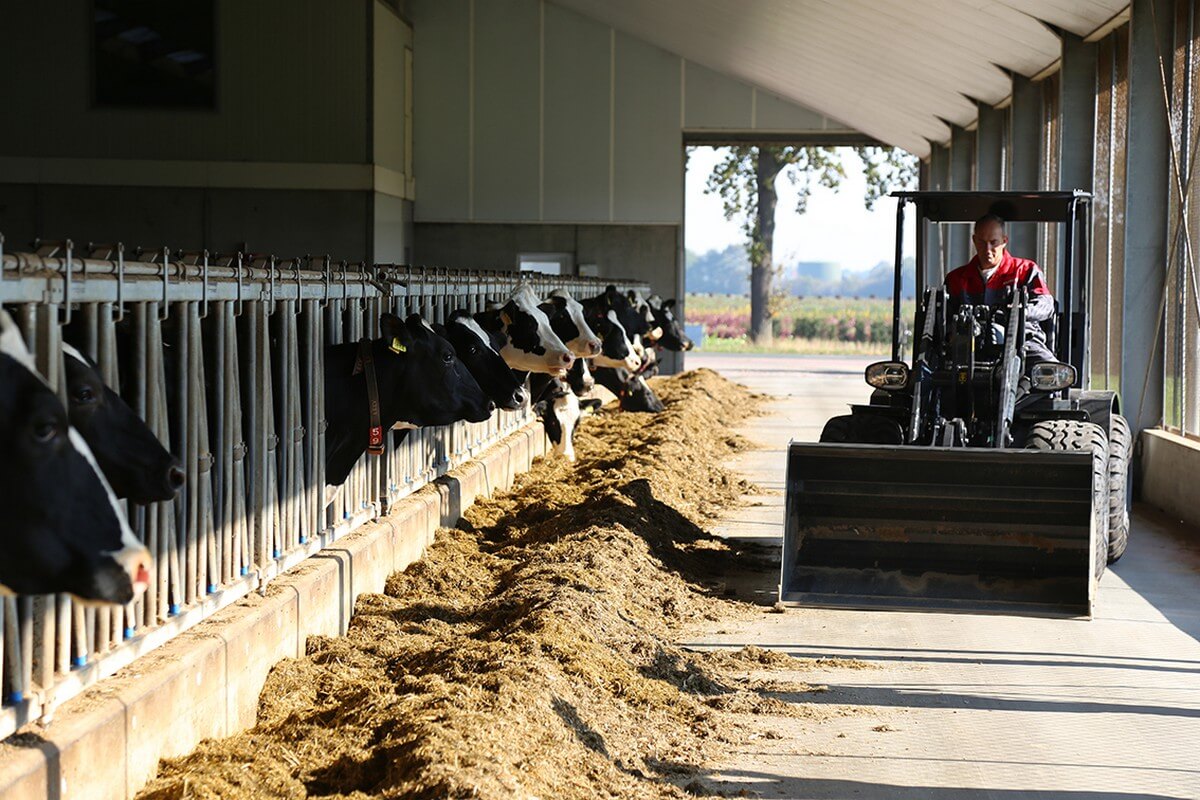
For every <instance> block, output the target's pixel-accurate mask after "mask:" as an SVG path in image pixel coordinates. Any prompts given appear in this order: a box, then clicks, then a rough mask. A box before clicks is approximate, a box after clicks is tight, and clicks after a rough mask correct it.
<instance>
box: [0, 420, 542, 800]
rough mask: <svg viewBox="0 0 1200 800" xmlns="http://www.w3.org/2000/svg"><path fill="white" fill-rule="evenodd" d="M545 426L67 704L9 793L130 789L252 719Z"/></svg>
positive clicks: (0, 763)
mask: <svg viewBox="0 0 1200 800" xmlns="http://www.w3.org/2000/svg"><path fill="white" fill-rule="evenodd" d="M545 441H546V437H545V435H544V434H543V433H542V428H541V425H540V424H534V425H531V426H530V427H528V428H526V429H524V430H522V431H519V432H517V433H515V434H513V435H512V436H510V437H508V438H507V439H505V440H503V441H502V442H500V443H498V444H496V445H494V446H493V447H492V448H490V449H489V450H488V451H487V452H486V453H484V454H483V456H482V457H481V458H480V460H479V461H473V462H469V463H468V464H466V465H464V466H463V467H462V468H460V469H458V470H455V471H454V472H452V473H450V474H449V475H447V476H445V477H444V478H440V479H439V480H438V481H437V482H435V483H434V484H433V485H430V486H427V487H425V488H423V489H421V490H420V491H418V492H417V493H416V494H414V495H413V496H411V497H409V498H406V499H405V500H403V501H401V502H400V503H399V504H398V505H397V507H396V508H395V509H394V510H393V511H392V513H390V514H389V515H388V516H387V517H385V518H383V519H382V520H380V522H379V523H378V524H375V525H371V526H368V527H367V528H366V529H363V530H360V531H357V532H355V533H352V534H350V535H348V536H346V537H344V538H342V539H339V540H338V541H337V543H336V545H335V546H333V547H330V548H327V549H326V550H323V551H321V553H319V554H318V555H317V556H314V557H313V558H310V559H309V560H307V561H305V562H304V563H303V564H302V565H301V566H300V567H298V568H296V569H295V570H293V571H292V572H290V573H287V574H285V575H284V576H282V577H280V578H278V579H276V580H275V581H273V582H272V583H271V584H270V585H269V586H268V587H267V590H266V593H265V597H264V596H259V595H258V594H252V595H250V596H249V597H247V598H245V599H244V600H242V601H240V602H238V603H236V604H235V605H232V606H230V607H229V608H226V609H224V610H223V611H221V612H219V613H218V614H217V615H215V616H214V617H212V618H211V619H209V620H206V621H205V622H203V623H201V624H199V625H197V626H196V627H195V628H193V629H191V630H189V631H188V632H187V633H184V634H183V635H181V636H179V637H177V638H175V639H173V640H171V641H170V642H169V643H167V644H165V645H163V646H162V647H161V648H159V649H158V650H156V651H154V652H153V653H151V654H150V655H148V656H146V657H144V658H143V659H140V660H138V661H137V662H136V664H135V665H134V667H132V668H131V669H129V670H125V671H123V672H119V673H117V675H115V676H114V677H113V678H111V679H110V680H108V681H106V682H105V683H104V684H103V685H102V686H99V687H97V688H96V689H93V690H92V691H90V692H87V693H85V694H83V695H81V696H80V697H77V698H75V699H74V700H71V701H69V702H67V703H66V704H64V705H63V706H62V707H61V708H59V709H58V710H57V712H56V714H55V720H54V723H53V725H51V726H50V727H48V728H45V729H44V730H42V731H41V732H40V733H39V734H38V735H37V736H36V737H28V738H26V739H25V740H23V741H20V742H17V743H16V744H15V745H13V746H7V747H5V748H4V750H3V751H0V797H3V798H5V800H44V799H45V800H49V799H50V798H66V797H69V798H73V799H74V798H80V799H82V800H91V799H92V798H95V800H111V799H112V798H125V797H133V796H134V795H135V794H136V793H137V791H138V790H139V789H140V788H141V787H142V786H144V785H145V784H146V783H147V782H148V781H149V780H150V779H152V778H153V777H154V776H155V774H156V773H157V771H158V762H159V759H160V758H170V757H173V756H180V755H185V754H187V753H189V752H191V751H192V750H193V749H194V748H195V746H196V745H197V744H199V743H200V741H201V740H202V739H204V738H209V737H221V736H229V735H231V734H234V733H236V732H238V731H242V730H245V729H247V728H250V727H252V726H253V725H254V723H255V720H256V714H257V708H258V696H259V694H260V692H261V691H262V687H263V683H264V682H265V681H266V676H267V673H268V671H269V670H270V669H271V667H272V666H274V665H275V664H276V663H277V662H278V661H279V660H281V659H284V658H298V657H302V656H303V655H304V652H305V642H306V640H307V638H308V637H309V636H312V635H325V636H336V635H339V634H341V633H344V632H345V630H346V626H347V624H348V622H349V619H350V614H351V612H352V611H353V609H354V603H355V601H356V599H357V598H358V596H359V595H360V594H362V593H363V592H379V591H382V590H383V586H384V582H385V581H386V579H387V577H388V575H390V574H391V573H392V572H395V571H397V570H401V569H404V568H405V567H406V566H408V565H409V564H411V563H412V562H413V561H416V560H417V559H418V558H420V556H421V554H422V553H423V552H424V549H425V547H426V546H428V544H429V543H430V542H432V541H433V534H434V531H436V530H437V528H439V527H443V526H448V525H453V524H455V523H456V522H457V521H458V519H459V518H460V517H461V515H462V511H463V510H464V509H465V508H466V507H468V506H469V505H470V504H471V503H472V502H473V501H474V500H475V498H476V497H479V496H487V495H489V494H491V493H492V492H493V491H495V490H497V489H504V488H507V487H509V486H511V485H512V483H513V481H514V479H515V478H516V476H517V475H518V474H519V473H521V472H523V471H525V470H527V469H528V468H529V466H530V464H531V463H532V461H533V459H534V457H536V456H538V455H541V454H543V453H544V451H545Z"/></svg>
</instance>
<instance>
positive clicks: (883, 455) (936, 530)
mask: <svg viewBox="0 0 1200 800" xmlns="http://www.w3.org/2000/svg"><path fill="white" fill-rule="evenodd" d="M787 491H788V494H787V515H786V520H785V525H784V538H783V564H782V572H781V576H780V586H779V595H780V601H781V602H784V603H794V604H798V605H818V606H848V607H885V608H887V607H890V608H917V609H939V610H943V609H944V610H964V611H989V612H997V613H1032V614H1051V615H1068V616H1078V615H1083V616H1090V615H1091V607H1092V598H1093V596H1094V594H1095V587H1096V579H1095V577H1094V576H1095V574H1096V561H1095V558H1096V556H1095V552H1096V548H1095V547H1094V546H1093V544H1094V541H1095V540H1094V537H1095V536H1096V535H1097V531H1095V530H1093V527H1094V526H1093V523H1092V519H1093V514H1092V502H1093V499H1092V460H1091V455H1090V454H1089V453H1073V452H1043V451H1034V450H986V449H974V448H962V447H959V448H941V447H937V448H934V447H904V446H892V445H858V444H810V443H798V442H792V443H791V444H790V445H789V446H788V464H787Z"/></svg>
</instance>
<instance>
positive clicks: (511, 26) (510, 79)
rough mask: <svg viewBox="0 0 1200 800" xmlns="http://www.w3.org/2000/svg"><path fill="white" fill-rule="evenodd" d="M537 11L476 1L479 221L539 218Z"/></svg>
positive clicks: (510, 0)
mask: <svg viewBox="0 0 1200 800" xmlns="http://www.w3.org/2000/svg"><path fill="white" fill-rule="evenodd" d="M539 18H540V13H539V6H538V4H537V3H530V2H527V0H488V2H485V3H475V28H474V29H475V32H476V36H475V59H474V64H475V75H474V80H475V91H474V99H475V122H474V126H473V129H474V131H475V134H476V135H475V137H474V142H473V145H474V152H473V154H472V155H473V158H472V163H473V164H474V168H475V192H474V209H473V210H474V215H473V218H474V219H477V220H480V221H487V220H496V221H502V220H528V219H537V218H538V160H539V158H540V155H539V152H538V147H539V136H538V126H539V116H538V115H539V106H540V99H539V93H538V73H539V60H540V59H539V50H538V48H539V25H540V22H539Z"/></svg>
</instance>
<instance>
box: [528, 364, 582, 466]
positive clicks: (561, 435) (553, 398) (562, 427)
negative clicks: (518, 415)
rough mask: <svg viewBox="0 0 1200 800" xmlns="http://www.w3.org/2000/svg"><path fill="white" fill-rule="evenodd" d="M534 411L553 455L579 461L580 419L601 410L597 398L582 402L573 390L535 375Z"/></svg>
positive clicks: (531, 382)
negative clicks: (584, 415) (577, 444)
mask: <svg viewBox="0 0 1200 800" xmlns="http://www.w3.org/2000/svg"><path fill="white" fill-rule="evenodd" d="M529 387H530V394H531V395H532V397H533V410H534V412H535V413H536V414H537V415H538V417H539V418H540V419H541V421H542V428H543V429H544V430H545V431H546V438H548V439H549V440H550V444H551V445H552V447H551V453H552V454H554V455H560V456H563V457H565V458H566V459H567V461H571V462H574V461H575V430H576V427H577V426H578V424H579V419H580V417H582V416H583V414H584V413H590V412H592V411H595V410H596V409H597V408H599V407H600V401H599V400H598V399H596V398H587V399H582V400H581V399H580V398H579V395H577V394H576V393H575V392H574V391H572V389H571V387H570V386H568V385H567V384H566V383H564V382H563V381H561V380H559V379H558V378H553V377H550V376H549V375H531V376H530V378H529Z"/></svg>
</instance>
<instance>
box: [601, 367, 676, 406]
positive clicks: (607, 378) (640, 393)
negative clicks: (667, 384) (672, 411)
mask: <svg viewBox="0 0 1200 800" xmlns="http://www.w3.org/2000/svg"><path fill="white" fill-rule="evenodd" d="M596 383H598V384H600V385H601V386H603V387H604V388H606V389H608V390H609V391H610V392H612V393H613V394H615V395H616V396H617V400H618V401H619V402H620V404H621V408H622V410H624V411H646V412H650V413H654V414H657V413H658V412H660V411H662V410H663V404H662V400H659V399H658V395H656V394H655V393H654V390H653V389H651V388H650V384H648V383H646V379H645V378H644V377H642V376H641V375H639V374H637V373H635V372H630V371H629V370H627V369H621V368H616V369H614V368H612V367H599V368H597V369H596Z"/></svg>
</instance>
